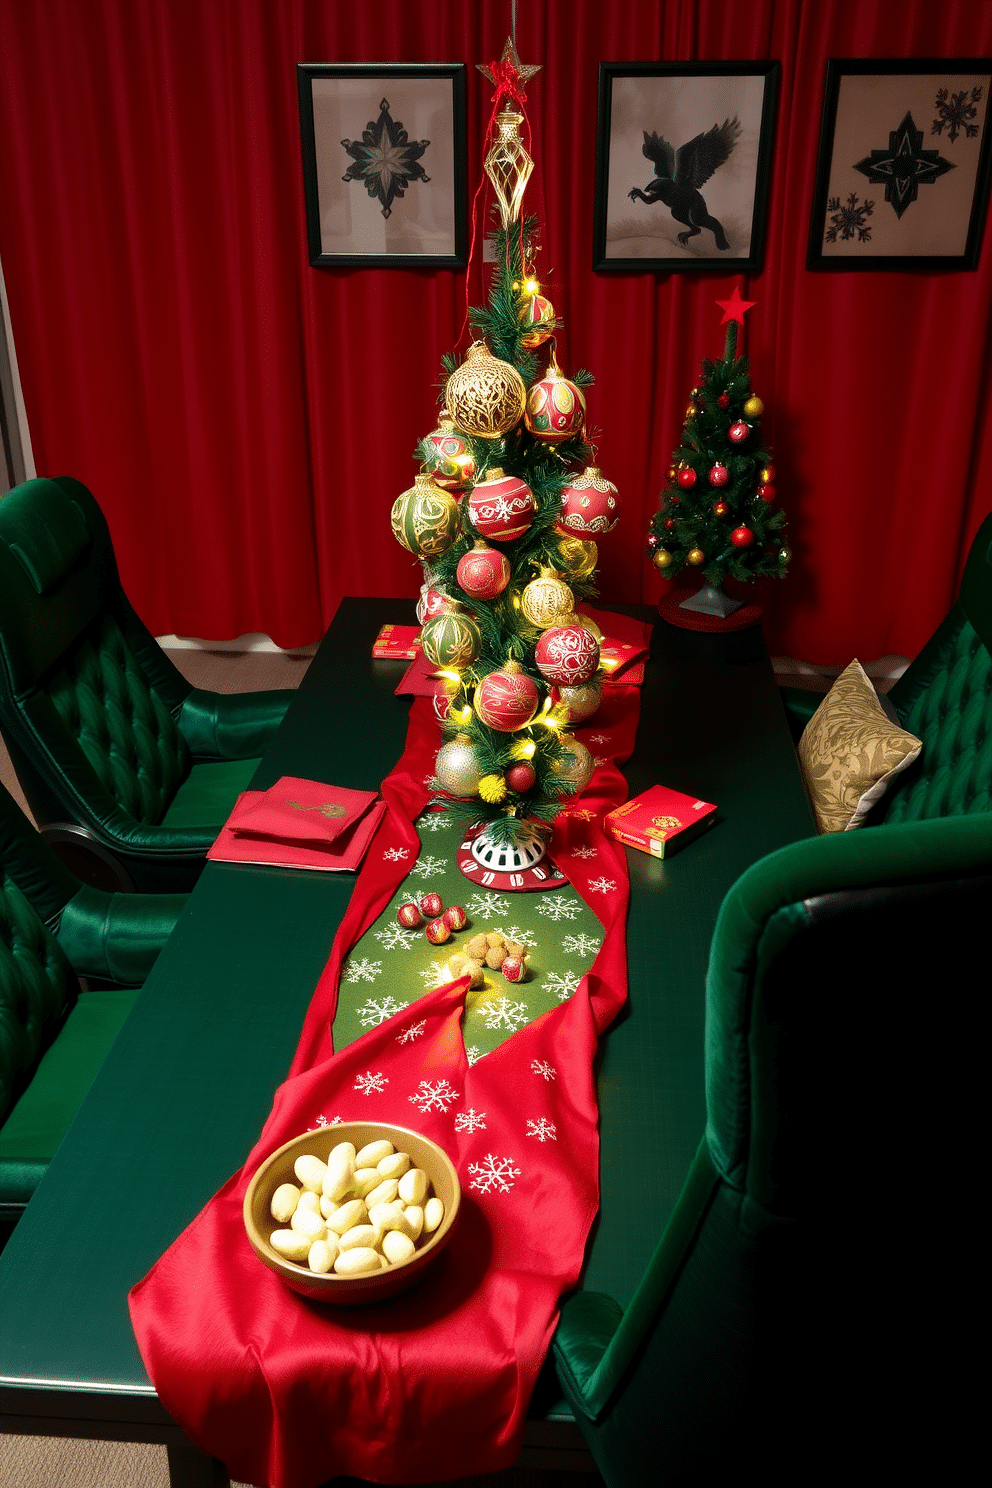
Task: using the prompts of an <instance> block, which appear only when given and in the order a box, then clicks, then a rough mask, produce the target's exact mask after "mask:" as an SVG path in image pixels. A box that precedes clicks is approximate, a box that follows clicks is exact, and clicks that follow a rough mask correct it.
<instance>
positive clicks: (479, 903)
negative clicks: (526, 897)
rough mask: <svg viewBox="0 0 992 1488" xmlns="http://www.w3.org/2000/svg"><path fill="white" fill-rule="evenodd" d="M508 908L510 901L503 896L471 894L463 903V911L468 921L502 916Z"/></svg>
mask: <svg viewBox="0 0 992 1488" xmlns="http://www.w3.org/2000/svg"><path fill="white" fill-rule="evenodd" d="M509 907H510V901H509V899H507V898H506V896H505V895H504V894H490V893H485V894H472V895H471V896H470V897H469V899H468V900H467V901H466V903H465V909H466V911H467V913H468V916H469V918H470V919H473V920H488V919H492V917H493V915H504V914H506V911H507V910H508V909H509Z"/></svg>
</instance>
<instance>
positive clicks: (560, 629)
mask: <svg viewBox="0 0 992 1488" xmlns="http://www.w3.org/2000/svg"><path fill="white" fill-rule="evenodd" d="M534 660H535V662H536V663H537V669H538V671H539V672H540V673H541V676H542V677H546V678H547V680H548V681H549V682H553V683H554V684H555V686H556V687H578V686H580V685H581V684H582V683H583V682H588V681H589V680H590V679H591V678H592V677H594V676H595V674H596V669H597V667H598V666H599V642H598V641H597V640H596V637H595V636H594V635H592V634H591V633H590V632H589V631H588V630H586V628H585V626H584V625H556V626H554V627H553V628H552V629H551V630H546V631H545V632H544V634H543V635H542V637H541V639H540V640H539V641H538V643H537V645H536V646H535V648H534Z"/></svg>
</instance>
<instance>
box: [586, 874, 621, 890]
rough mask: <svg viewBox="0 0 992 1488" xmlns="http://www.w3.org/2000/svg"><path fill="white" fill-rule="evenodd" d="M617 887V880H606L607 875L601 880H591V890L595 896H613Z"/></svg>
mask: <svg viewBox="0 0 992 1488" xmlns="http://www.w3.org/2000/svg"><path fill="white" fill-rule="evenodd" d="M616 887H617V881H616V879H615V878H606V877H605V875H604V876H603V877H601V878H591V879H590V880H589V889H590V892H591V893H593V894H612V893H613V891H614V889H615V888H616Z"/></svg>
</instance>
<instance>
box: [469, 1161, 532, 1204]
mask: <svg viewBox="0 0 992 1488" xmlns="http://www.w3.org/2000/svg"><path fill="white" fill-rule="evenodd" d="M513 1163H514V1159H513V1158H512V1157H497V1156H496V1154H495V1152H487V1153H486V1155H485V1157H484V1158H483V1159H482V1161H481V1162H477V1163H469V1165H468V1170H469V1172H470V1173H471V1174H472V1182H471V1183H470V1184H469V1188H475V1189H478V1191H479V1193H483V1194H487V1193H491V1192H492V1191H493V1190H495V1191H496V1193H509V1192H510V1189H511V1188H513V1186H514V1183H515V1181H516V1179H518V1178H519V1177H520V1169H519V1168H515V1167H514V1166H513Z"/></svg>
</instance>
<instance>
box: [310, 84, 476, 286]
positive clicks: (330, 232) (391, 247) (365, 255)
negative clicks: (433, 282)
mask: <svg viewBox="0 0 992 1488" xmlns="http://www.w3.org/2000/svg"><path fill="white" fill-rule="evenodd" d="M465 70H466V69H465V64H464V63H463V62H436V63H435V62H422V63H366V62H361V63H359V62H354V63H352V62H299V63H297V67H296V76H297V87H298V91H299V100H300V138H301V144H302V150H303V191H304V200H305V204H306V222H307V248H308V253H309V258H310V264H311V266H312V267H313V268H321V269H329V268H375V269H388V268H403V269H409V268H428V269H438V268H451V269H462V268H464V267H465V266H466V264H467V262H468V227H467V210H466V207H467V201H468V188H467V180H468V177H467V151H466V109H465ZM428 130H429V134H428V133H427V131H428ZM383 131H385V132H386V133H385V137H386V138H387V139H389V140H392V142H393V151H392V155H393V160H394V168H393V169H392V170H391V171H386V172H376V171H374V170H373V169H372V167H373V166H374V163H375V158H376V150H377V147H378V144H379V140H380V139H381V138H382V137H383ZM349 146H350V147H352V148H348V147H349ZM397 152H398V158H399V160H400V163H401V165H402V166H403V167H406V169H405V170H402V169H401V170H396V169H395V160H396V158H397ZM428 167H429V169H428Z"/></svg>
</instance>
